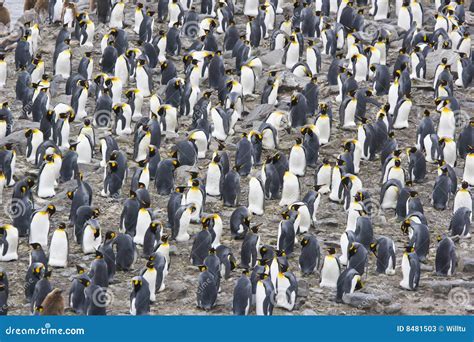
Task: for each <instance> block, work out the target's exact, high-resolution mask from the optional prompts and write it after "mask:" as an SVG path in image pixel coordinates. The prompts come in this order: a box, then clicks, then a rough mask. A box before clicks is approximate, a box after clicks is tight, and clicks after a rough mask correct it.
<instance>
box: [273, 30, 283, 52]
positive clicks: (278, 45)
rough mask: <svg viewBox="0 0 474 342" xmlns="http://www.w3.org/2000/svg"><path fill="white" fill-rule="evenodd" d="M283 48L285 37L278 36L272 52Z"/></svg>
mask: <svg viewBox="0 0 474 342" xmlns="http://www.w3.org/2000/svg"><path fill="white" fill-rule="evenodd" d="M284 47H285V36H284V35H283V34H279V35H277V36H276V38H275V48H274V50H281V49H283V48H284Z"/></svg>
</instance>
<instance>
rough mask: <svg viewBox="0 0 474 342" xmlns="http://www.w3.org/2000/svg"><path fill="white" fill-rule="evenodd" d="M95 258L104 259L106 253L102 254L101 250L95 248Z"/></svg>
mask: <svg viewBox="0 0 474 342" xmlns="http://www.w3.org/2000/svg"><path fill="white" fill-rule="evenodd" d="M95 258H96V259H103V258H104V254H102V252H101V251H99V250H98V249H96V250H95Z"/></svg>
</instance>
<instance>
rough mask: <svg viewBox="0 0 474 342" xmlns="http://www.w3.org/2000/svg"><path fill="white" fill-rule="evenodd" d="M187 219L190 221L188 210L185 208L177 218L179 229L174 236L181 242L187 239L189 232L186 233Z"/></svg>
mask: <svg viewBox="0 0 474 342" xmlns="http://www.w3.org/2000/svg"><path fill="white" fill-rule="evenodd" d="M189 221H190V214H189V211H187V210H185V211H184V212H183V214H182V215H181V218H180V220H179V231H178V235H177V236H176V241H178V242H182V241H188V240H189V234H188V226H189Z"/></svg>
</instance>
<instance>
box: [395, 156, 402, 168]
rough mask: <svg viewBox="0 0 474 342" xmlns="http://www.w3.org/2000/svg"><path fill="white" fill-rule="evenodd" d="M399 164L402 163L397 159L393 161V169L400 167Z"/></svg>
mask: <svg viewBox="0 0 474 342" xmlns="http://www.w3.org/2000/svg"><path fill="white" fill-rule="evenodd" d="M401 164H402V162H401V160H400V159H399V158H397V159H395V167H400V165H401Z"/></svg>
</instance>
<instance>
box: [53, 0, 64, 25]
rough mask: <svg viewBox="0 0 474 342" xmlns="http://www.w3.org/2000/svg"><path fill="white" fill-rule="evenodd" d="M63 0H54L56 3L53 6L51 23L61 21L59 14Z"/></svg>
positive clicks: (60, 14) (61, 10)
mask: <svg viewBox="0 0 474 342" xmlns="http://www.w3.org/2000/svg"><path fill="white" fill-rule="evenodd" d="M63 5H64V4H63V0H56V3H55V4H54V7H53V23H56V22H58V21H61V16H62V12H63Z"/></svg>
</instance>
